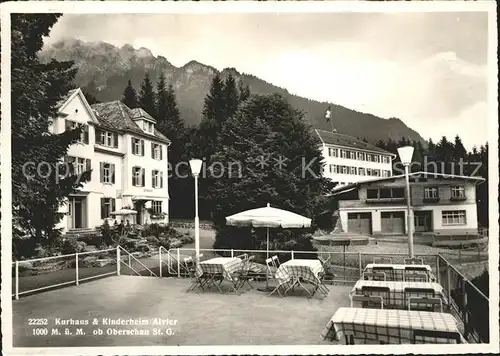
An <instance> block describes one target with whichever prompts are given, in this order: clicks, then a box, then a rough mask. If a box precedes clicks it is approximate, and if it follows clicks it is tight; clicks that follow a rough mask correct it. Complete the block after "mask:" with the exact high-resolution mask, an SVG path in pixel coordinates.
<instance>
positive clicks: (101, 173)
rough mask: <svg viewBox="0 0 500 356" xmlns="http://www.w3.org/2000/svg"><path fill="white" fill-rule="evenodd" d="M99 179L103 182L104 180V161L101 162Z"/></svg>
mask: <svg viewBox="0 0 500 356" xmlns="http://www.w3.org/2000/svg"><path fill="white" fill-rule="evenodd" d="M99 177H100V178H99V181H100V182H101V183H103V182H104V163H103V162H99Z"/></svg>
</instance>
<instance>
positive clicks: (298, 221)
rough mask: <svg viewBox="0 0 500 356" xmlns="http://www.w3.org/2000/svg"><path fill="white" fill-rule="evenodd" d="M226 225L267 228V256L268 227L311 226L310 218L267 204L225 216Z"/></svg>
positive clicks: (267, 254)
mask: <svg viewBox="0 0 500 356" xmlns="http://www.w3.org/2000/svg"><path fill="white" fill-rule="evenodd" d="M226 225H230V226H252V227H266V228H267V250H266V256H267V258H269V228H270V227H282V228H285V229H290V228H297V229H300V228H304V227H310V226H311V219H309V218H306V217H304V216H301V215H299V214H295V213H292V212H291V211H286V210H282V209H277V208H273V207H271V206H270V205H269V203H268V204H267V206H266V207H264V208H258V209H251V210H246V211H242V212H241V213H238V214H234V215H231V216H228V217H226Z"/></svg>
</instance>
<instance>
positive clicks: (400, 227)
mask: <svg viewBox="0 0 500 356" xmlns="http://www.w3.org/2000/svg"><path fill="white" fill-rule="evenodd" d="M381 219H382V232H383V233H386V234H404V232H405V213H404V212H403V211H390V212H382V213H381Z"/></svg>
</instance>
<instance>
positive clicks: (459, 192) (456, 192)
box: [451, 185, 465, 199]
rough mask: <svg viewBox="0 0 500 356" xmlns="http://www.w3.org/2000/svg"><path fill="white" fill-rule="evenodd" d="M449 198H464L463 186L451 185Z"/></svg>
mask: <svg viewBox="0 0 500 356" xmlns="http://www.w3.org/2000/svg"><path fill="white" fill-rule="evenodd" d="M451 199H465V188H464V187H463V186H458V185H457V186H453V187H451Z"/></svg>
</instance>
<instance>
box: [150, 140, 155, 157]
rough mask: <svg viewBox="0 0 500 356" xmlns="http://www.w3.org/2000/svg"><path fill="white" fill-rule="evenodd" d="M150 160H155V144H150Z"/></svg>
mask: <svg viewBox="0 0 500 356" xmlns="http://www.w3.org/2000/svg"><path fill="white" fill-rule="evenodd" d="M151 158H155V144H154V143H153V142H151Z"/></svg>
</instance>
